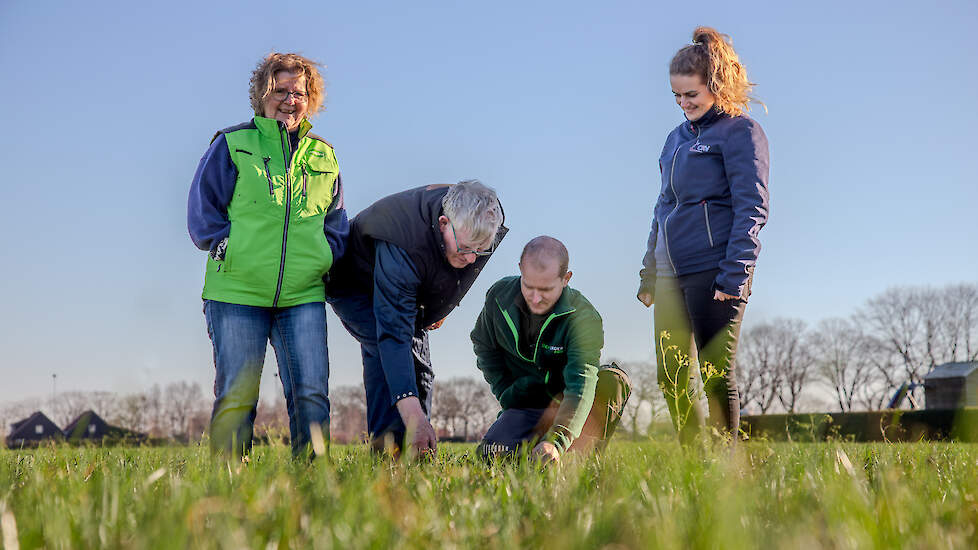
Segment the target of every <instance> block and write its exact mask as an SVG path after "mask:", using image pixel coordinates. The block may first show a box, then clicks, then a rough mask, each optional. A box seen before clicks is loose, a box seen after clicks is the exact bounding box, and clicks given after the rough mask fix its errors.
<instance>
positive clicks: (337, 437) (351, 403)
mask: <svg viewBox="0 0 978 550" xmlns="http://www.w3.org/2000/svg"><path fill="white" fill-rule="evenodd" d="M329 403H330V417H331V418H330V422H329V432H330V438H331V439H333V440H334V441H337V442H339V443H352V442H358V441H363V440H364V438H365V436H366V434H367V396H366V393H365V392H364V390H363V387H362V386H340V387H338V388H334V389H333V390H332V391H331V392H330V396H329Z"/></svg>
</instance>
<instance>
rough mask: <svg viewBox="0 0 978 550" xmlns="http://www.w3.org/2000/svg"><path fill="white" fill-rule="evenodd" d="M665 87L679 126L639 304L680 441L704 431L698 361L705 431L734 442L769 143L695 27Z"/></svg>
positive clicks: (738, 86)
mask: <svg viewBox="0 0 978 550" xmlns="http://www.w3.org/2000/svg"><path fill="white" fill-rule="evenodd" d="M669 80H670V82H671V84H672V92H673V95H675V97H676V104H677V105H679V107H680V108H681V109H682V110H683V113H684V114H685V116H686V121H684V122H683V123H682V124H680V125H679V126H677V127H676V128H675V129H674V130H673V131H672V132H670V133H669V136H668V137H666V143H665V146H664V147H663V148H662V154H661V155H660V156H659V171H660V172H661V174H662V186H661V189H660V192H659V197H658V200H657V201H656V204H655V210H654V214H653V218H652V230H651V232H650V233H649V240H648V249H647V250H646V253H645V258H644V260H643V262H642V264H643V266H644V267H643V268H642V270H641V272H640V275H639V276H640V278H641V284H640V286H639V290H638V299H639V300H640V301H641V302H642V303H643V304H645V306H646V307H649V306H651V305H652V304H653V303H654V304H655V313H654V323H655V337H654V340H655V347H656V357H657V359H658V371H659V372H658V375H659V386H660V387H661V388H662V391H663V394H664V395H665V397H666V402H667V403H668V406H669V413H670V415H671V417H672V420H673V424H674V425H675V427H676V429H677V431H678V432H679V435H680V440H681V441H683V442H684V443H687V442H689V441H691V440H692V439H693V438H694V437H695V436H696V434H697V432H698V431H699V427H700V424H701V423H702V420H701V416H700V413H699V410H698V407H697V406H696V400H695V398H693V396H692V391H691V389H690V388H691V386H690V377H691V376H692V375H693V374H694V369H695V366H696V365H697V364H698V365H699V369H700V371H701V375H702V376H703V379H704V391H705V393H706V395H707V400H708V402H709V408H710V420H711V424H712V425H713V426H714V427H715V428H716V429H717V431H718V433H720V434H724V435H726V436H728V437H731V436H736V433H737V429H738V426H739V423H740V398H739V395H738V393H737V383H736V377H735V373H734V368H735V362H734V357H735V354H736V350H737V340H738V337H739V335H740V324H741V320H742V319H743V316H744V308H745V306H746V304H747V297H748V296H749V295H750V288H751V280H752V278H753V272H754V264H755V262H756V261H757V255H758V253H759V252H760V249H761V244H760V241H758V238H757V235H758V232H759V231H760V229H761V227H763V226H764V224H765V222H766V221H767V215H768V190H767V179H768V145H767V138H766V137H765V135H764V131H763V130H761V127H760V125H758V124H757V122H755V121H754V120H753V119H751V118H750V117H748V116H747V114H746V112H747V109H748V104H749V103H750V102H751V101H753V99H752V98H751V97H750V96H749V95H748V94H749V93H750V91H751V88H752V86H753V83H751V82H750V81H749V80H748V79H747V72H746V71H745V69H744V66H743V65H741V64H740V61H739V60H738V58H737V54H736V52H734V50H733V47H732V46H731V44H730V42H729V37H727V36H726V35H722V34H720V33H718V32H717V31H716V30H714V29H711V28H708V27H699V28H697V29H696V30H695V31H694V32H693V42H692V44H689V45H687V46H685V47H683V48H682V49H680V50H679V51H678V52H677V53H676V55H675V56H674V57H673V58H672V63H670V65H669ZM691 367H693V368H691ZM733 438H734V439H736V438H735V437H733Z"/></svg>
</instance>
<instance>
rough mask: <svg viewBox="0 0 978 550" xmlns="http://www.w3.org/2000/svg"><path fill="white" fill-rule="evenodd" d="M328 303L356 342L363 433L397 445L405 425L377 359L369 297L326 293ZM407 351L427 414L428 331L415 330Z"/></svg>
mask: <svg viewBox="0 0 978 550" xmlns="http://www.w3.org/2000/svg"><path fill="white" fill-rule="evenodd" d="M329 304H330V305H331V306H333V311H334V312H336V315H337V317H339V318H340V321H342V322H343V326H344V327H346V330H347V331H349V332H350V334H351V335H352V336H353V337H354V338H356V339H357V341H358V342H360V355H361V356H362V357H363V387H364V389H365V390H366V394H367V433H368V434H369V435H370V437H371V440H372V442H373V444H374V446H375V447H383V446H384V444H385V442H387V443H393V444H394V445H400V444H401V442H402V441H403V440H404V434H405V433H406V431H407V429H406V428H405V426H404V421H403V420H401V415H400V413H398V412H397V407H396V406H395V405H394V404H393V403H392V402H391V391H390V387H389V386H388V385H387V377H386V376H385V375H384V368H383V365H382V364H381V362H380V349H379V348H378V347H377V320H376V318H375V317H374V306H373V299H372V297H371V296H370V295H367V294H354V295H350V296H340V297H330V298H329ZM411 352H412V355H413V356H414V374H415V382H416V383H417V385H418V399H419V400H420V401H421V408H422V409H423V410H424V412H425V415H426V416H428V418H429V419H430V418H431V388H432V385H433V383H434V379H435V375H434V372H433V371H432V370H431V354H430V351H429V348H428V333H427V332H426V331H424V330H419V331H418V333H417V334H415V335H414V338H413V342H412V346H411Z"/></svg>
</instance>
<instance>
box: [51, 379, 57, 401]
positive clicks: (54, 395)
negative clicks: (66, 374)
mask: <svg viewBox="0 0 978 550" xmlns="http://www.w3.org/2000/svg"><path fill="white" fill-rule="evenodd" d="M57 398H58V374H57V373H51V404H52V405H54V401H55V400H56V399H57Z"/></svg>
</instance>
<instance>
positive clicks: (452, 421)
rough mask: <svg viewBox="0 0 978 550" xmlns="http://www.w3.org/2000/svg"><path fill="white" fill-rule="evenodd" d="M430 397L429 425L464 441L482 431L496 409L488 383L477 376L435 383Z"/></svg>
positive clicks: (490, 421)
mask: <svg viewBox="0 0 978 550" xmlns="http://www.w3.org/2000/svg"><path fill="white" fill-rule="evenodd" d="M433 397H434V399H433V401H434V402H433V403H432V407H431V408H432V411H431V420H432V424H434V425H435V426H436V427H438V428H442V429H443V430H446V431H448V432H449V433H451V434H452V435H453V436H456V437H461V438H463V439H465V440H466V441H468V440H470V439H474V438H475V437H478V436H479V435H481V434H482V433H483V432H485V430H487V429H488V428H489V425H490V424H491V423H492V420H493V419H494V418H495V417H496V414H497V413H498V412H499V405H498V404H497V403H496V399H495V398H494V397H493V395H492V392H490V391H489V385H488V384H486V382H485V381H484V380H478V379H476V378H470V377H455V378H449V379H448V380H446V381H445V382H436V383H435V388H434V395H433Z"/></svg>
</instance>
